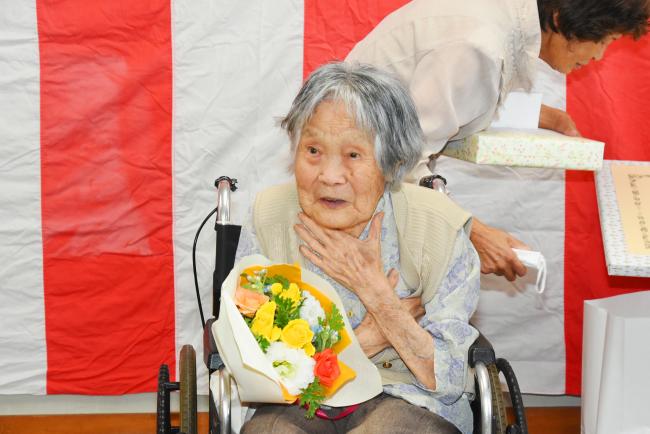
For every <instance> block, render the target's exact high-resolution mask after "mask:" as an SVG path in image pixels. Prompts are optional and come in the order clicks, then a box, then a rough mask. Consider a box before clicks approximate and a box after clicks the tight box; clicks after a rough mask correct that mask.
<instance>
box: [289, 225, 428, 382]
mask: <svg viewBox="0 0 650 434" xmlns="http://www.w3.org/2000/svg"><path fill="white" fill-rule="evenodd" d="M299 217H300V220H301V222H302V224H299V225H296V226H295V230H296V232H297V234H298V236H299V237H300V238H301V239H302V240H303V241H304V242H305V244H304V245H301V246H300V252H301V253H302V254H303V255H304V256H305V258H307V259H308V260H309V261H311V262H312V263H313V264H314V265H316V266H317V267H319V268H320V269H321V270H323V271H324V272H325V273H326V274H327V275H328V276H330V277H331V278H333V279H334V280H336V281H337V282H339V283H340V284H342V285H343V286H345V287H346V288H348V289H350V290H351V291H353V292H354V293H355V294H356V295H357V296H358V297H359V299H360V300H361V302H362V303H363V304H364V306H365V307H366V310H367V311H368V313H369V314H370V315H372V316H373V318H374V319H375V322H376V324H377V327H378V329H379V331H380V332H381V334H382V335H383V336H384V337H385V338H386V340H387V341H388V342H389V344H390V345H391V346H392V347H393V348H394V349H395V350H396V351H397V353H398V354H399V355H400V357H401V359H402V360H403V361H404V363H405V364H406V365H407V366H408V368H409V369H410V370H411V372H412V373H413V374H414V375H415V377H416V378H417V379H418V381H419V382H420V383H421V384H423V385H424V386H425V387H427V388H430V389H434V388H435V387H436V377H435V373H434V344H433V340H432V339H431V335H430V334H429V333H428V332H427V331H426V330H424V329H423V328H422V327H420V326H419V325H418V323H417V321H416V320H415V319H414V318H413V316H412V315H411V313H410V312H409V311H408V310H407V309H406V308H404V306H403V305H402V304H401V303H400V300H399V298H398V297H397V294H396V293H395V291H394V289H393V287H394V285H393V283H394V282H395V280H396V278H397V276H396V274H397V272H396V271H395V270H391V272H390V273H389V275H388V276H386V275H384V271H383V264H382V260H381V246H380V235H381V221H382V218H383V213H378V214H377V215H375V216H374V217H373V219H372V222H371V225H370V231H369V234H368V238H367V239H366V240H359V239H357V238H354V237H352V236H350V235H348V234H346V233H344V232H341V231H335V230H329V229H326V228H322V227H320V226H319V225H318V224H316V223H315V222H314V221H313V220H311V219H310V218H309V217H307V216H306V215H304V214H300V216H299Z"/></svg>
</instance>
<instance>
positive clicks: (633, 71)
mask: <svg viewBox="0 0 650 434" xmlns="http://www.w3.org/2000/svg"><path fill="white" fill-rule="evenodd" d="M648 100H650V37H645V38H644V39H642V40H640V41H637V42H634V41H632V40H631V39H629V38H624V39H621V40H619V41H617V42H615V43H613V44H612V45H611V46H610V48H609V49H608V51H607V53H606V56H605V58H604V59H603V60H602V61H600V62H597V63H594V64H592V65H590V66H588V67H586V68H584V69H583V70H580V71H577V72H575V73H572V74H570V75H569V77H568V81H567V109H568V111H569V113H570V114H571V116H573V119H574V120H575V121H576V124H577V125H578V129H579V130H580V132H581V133H582V134H583V135H584V136H586V137H589V138H593V139H597V140H602V141H604V142H605V143H606V146H605V158H606V159H610V160H643V161H648V160H650V146H649V144H650V122H648V119H650V106H649V105H648ZM565 212H566V215H565V218H566V235H565V244H564V245H565V247H564V257H565V265H564V310H565V317H564V321H565V339H566V364H567V375H566V391H567V393H568V394H572V395H579V394H580V383H581V367H582V359H581V354H582V316H583V302H584V300H590V299H594V298H601V297H608V296H613V295H618V294H624V293H628V292H634V291H639V290H643V289H648V288H650V279H642V278H623V277H610V276H608V275H607V268H606V265H605V256H604V252H603V241H602V235H601V229H600V220H599V218H598V205H597V201H596V190H595V185H594V177H593V174H592V173H591V172H567V178H566V211H565Z"/></svg>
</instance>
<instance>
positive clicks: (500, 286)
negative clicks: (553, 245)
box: [481, 249, 546, 295]
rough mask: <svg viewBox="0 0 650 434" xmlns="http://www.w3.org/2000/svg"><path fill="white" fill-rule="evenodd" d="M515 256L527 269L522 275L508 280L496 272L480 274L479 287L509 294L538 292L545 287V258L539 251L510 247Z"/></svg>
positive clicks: (542, 290)
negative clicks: (511, 280) (513, 279)
mask: <svg viewBox="0 0 650 434" xmlns="http://www.w3.org/2000/svg"><path fill="white" fill-rule="evenodd" d="M512 251H513V252H515V254H516V255H517V258H519V260H520V261H521V262H522V263H523V264H524V265H525V266H526V268H527V269H528V271H527V272H526V275H525V276H524V277H517V278H516V279H515V281H514V282H509V281H508V280H506V278H505V277H503V276H497V275H496V274H483V275H481V289H483V290H488V291H500V292H506V293H509V294H511V295H515V294H516V293H524V292H528V291H535V292H537V293H538V294H541V293H542V292H544V289H546V259H544V255H542V254H541V253H540V252H535V251H533V250H522V249H512Z"/></svg>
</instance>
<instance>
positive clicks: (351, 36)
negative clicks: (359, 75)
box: [303, 0, 408, 78]
mask: <svg viewBox="0 0 650 434" xmlns="http://www.w3.org/2000/svg"><path fill="white" fill-rule="evenodd" d="M407 2H408V0H382V1H378V0H357V1H354V0H305V34H304V38H305V41H304V62H303V77H304V78H307V76H308V75H309V74H310V73H311V72H312V71H313V70H314V69H316V68H318V67H319V66H320V65H322V64H324V63H327V62H330V61H332V60H344V59H345V56H347V55H348V53H349V52H350V50H352V48H353V47H354V45H355V44H356V43H357V42H359V41H360V40H361V39H363V38H364V36H366V35H367V34H368V33H369V32H370V31H371V30H372V29H373V28H374V27H375V26H376V25H377V24H379V22H380V21H381V20H382V19H383V18H384V17H385V16H386V15H388V14H389V13H391V12H392V11H394V10H395V9H397V8H399V7H400V6H402V5H404V4H406V3H407Z"/></svg>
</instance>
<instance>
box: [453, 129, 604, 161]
mask: <svg viewBox="0 0 650 434" xmlns="http://www.w3.org/2000/svg"><path fill="white" fill-rule="evenodd" d="M604 149H605V144H604V143H603V142H598V141H595V140H590V139H585V138H583V137H570V136H565V135H563V134H559V133H556V132H554V131H550V130H543V129H534V130H519V129H510V128H491V129H488V130H485V131H481V132H479V133H476V134H473V135H471V136H469V137H467V138H465V139H463V140H455V141H451V142H449V143H448V144H447V146H446V147H445V149H444V150H443V152H442V153H443V155H446V156H449V157H453V158H458V159H460V160H465V161H470V162H473V163H476V164H492V165H498V166H522V167H550V168H557V169H573V170H598V169H600V168H601V166H602V163H603V152H604Z"/></svg>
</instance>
